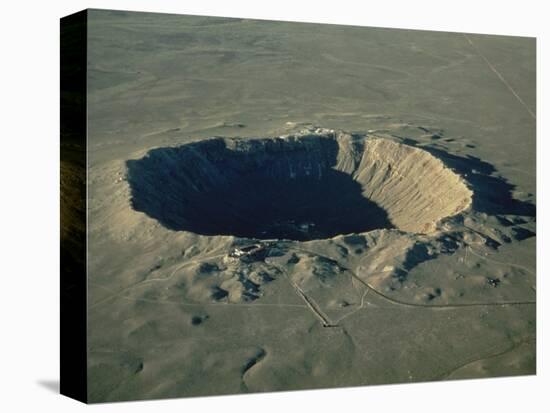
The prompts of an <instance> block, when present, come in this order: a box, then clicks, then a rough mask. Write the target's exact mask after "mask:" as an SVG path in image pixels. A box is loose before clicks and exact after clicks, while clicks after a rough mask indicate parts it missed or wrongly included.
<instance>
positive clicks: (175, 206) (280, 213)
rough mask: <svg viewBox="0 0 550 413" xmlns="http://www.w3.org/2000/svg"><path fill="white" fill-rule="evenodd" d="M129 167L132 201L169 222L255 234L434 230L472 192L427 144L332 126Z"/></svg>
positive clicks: (207, 147)
mask: <svg viewBox="0 0 550 413" xmlns="http://www.w3.org/2000/svg"><path fill="white" fill-rule="evenodd" d="M430 174H432V175H430ZM127 176H128V182H129V185H130V189H131V194H132V206H133V208H134V209H135V210H137V211H141V212H144V213H146V214H147V215H148V216H150V217H151V218H154V219H156V220H158V221H159V222H160V223H161V224H162V225H163V226H165V227H166V228H169V229H172V230H181V231H190V232H194V233H198V234H203V235H234V236H238V237H247V238H258V239H282V238H284V239H292V240H299V241H304V240H310V239H322V238H330V237H333V236H335V235H338V234H347V233H357V232H366V231H371V230H374V229H380V228H394V227H397V228H400V229H402V230H405V231H414V232H427V231H429V230H431V229H432V228H433V226H434V225H435V223H436V222H437V221H438V220H439V219H441V218H443V217H444V216H448V215H452V214H455V213H458V212H460V211H461V210H462V209H464V208H466V207H467V206H469V204H470V199H471V192H470V191H469V190H468V189H467V188H466V186H465V185H464V184H463V183H462V181H461V180H460V178H459V177H458V176H457V175H455V174H454V173H453V172H451V171H450V170H448V169H447V168H445V167H444V166H443V164H442V163H441V162H440V161H439V160H437V159H436V158H434V157H433V156H431V155H430V154H428V153H427V152H425V151H422V150H420V149H416V148H412V147H409V146H406V145H402V144H399V143H396V142H393V141H389V140H384V139H365V138H364V137H357V136H352V135H349V134H345V133H334V132H333V131H326V130H321V131H313V132H312V131H309V132H308V133H301V134H298V135H295V136H285V137H278V138H262V139H232V138H212V139H207V140H204V141H200V142H195V143H189V144H186V145H182V146H179V147H167V148H158V149H152V150H150V151H149V152H148V153H147V154H146V155H145V156H144V157H143V158H141V159H138V160H129V161H127ZM427 177H428V178H429V179H427ZM432 182H436V184H437V185H435V186H434V185H432V184H431V183H432ZM441 186H443V187H444V188H443V190H441V188H440V187H441Z"/></svg>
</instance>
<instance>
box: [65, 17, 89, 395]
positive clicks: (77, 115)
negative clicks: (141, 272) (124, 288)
mask: <svg viewBox="0 0 550 413" xmlns="http://www.w3.org/2000/svg"><path fill="white" fill-rule="evenodd" d="M87 17H88V13H87V11H86V10H84V11H81V12H78V13H75V14H72V15H70V16H67V17H63V18H61V20H60V129H61V137H60V144H61V148H60V157H61V171H60V177H61V182H60V190H61V191H60V193H61V201H60V207H61V208H60V212H61V216H60V222H61V232H60V234H61V239H60V260H61V261H60V269H61V274H60V297H61V298H60V300H61V302H60V353H61V354H60V393H61V394H63V395H65V396H68V397H71V398H74V399H76V400H79V401H81V402H84V403H86V402H87V400H88V397H87V388H88V386H87V339H86V330H87V328H86V326H87V274H86V250H87V245H86V231H87V226H86V164H87V150H86V147H87V145H86V132H87V125H86V118H87V116H86V73H87V71H86V65H87V20H88V18H87Z"/></svg>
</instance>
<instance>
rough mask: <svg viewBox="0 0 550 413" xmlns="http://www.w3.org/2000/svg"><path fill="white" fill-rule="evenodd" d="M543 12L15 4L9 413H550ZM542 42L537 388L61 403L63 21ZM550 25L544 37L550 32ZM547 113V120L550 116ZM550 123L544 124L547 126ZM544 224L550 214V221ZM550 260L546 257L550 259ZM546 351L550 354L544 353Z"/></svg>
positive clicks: (1, 226) (466, 3) (418, 388)
mask: <svg viewBox="0 0 550 413" xmlns="http://www.w3.org/2000/svg"><path fill="white" fill-rule="evenodd" d="M545 3H547V2H545V1H543V0H539V1H527V0H522V1H513V2H508V1H504V0H500V1H481V0H475V1H470V0H461V1H452V2H445V1H441V0H439V1H435V0H434V1H423V0H409V1H406V0H404V1H390V0H377V1H373V2H369V1H368V0H363V1H355V2H353V1H348V0H338V1H333V2H322V1H321V0H317V1H313V0H311V1H299V0H272V1H269V2H265V1H261V0H259V1H245V0H226V1H223V0H218V1H214V0H189V1H168V0H164V1H161V0H156V1H153V0H149V1H139V0H133V1H130V0H127V1H123V0H111V1H94V0H90V1H79V0H73V1H68V0H64V1H56V2H48V1H36V2H31V1H23V0H20V1H17V0H13V1H9V0H8V1H5V2H3V4H2V8H1V13H0V19H1V24H0V30H1V32H2V33H1V36H0V45H1V49H0V71H1V72H0V73H1V75H0V99H1V101H0V102H1V106H0V189H1V191H0V410H2V411H4V412H16V411H25V412H34V411H56V412H73V411H81V409H84V408H87V409H92V410H94V411H104V412H111V411H117V412H118V411H119V412H127V411H128V412H129V411H132V412H152V411H155V412H159V411H162V412H164V411H166V412H172V411H178V412H181V411H183V410H190V411H201V412H204V411H206V412H208V411H224V412H226V411H237V410H238V411H239V412H248V411H250V412H252V411H253V412H255V413H258V412H262V413H263V412H275V411H277V412H280V411H281V410H283V411H284V410H287V411H297V410H298V409H300V410H306V411H309V412H312V413H313V412H315V413H317V412H324V411H334V412H341V411H345V410H349V411H384V412H393V411H399V410H401V411H403V410H406V411H407V413H408V412H416V411H419V412H420V411H421V412H431V411H434V412H435V411H437V412H442V411H444V412H446V413H447V412H467V411H473V412H477V411H486V412H493V411H496V412H516V413H517V412H523V411H529V412H533V411H535V412H539V411H550V410H549V409H550V401H549V397H548V392H549V391H550V390H549V389H550V385H549V383H550V380H549V379H548V377H549V375H550V366H549V365H548V360H549V356H548V353H547V350H548V348H547V342H548V340H547V339H548V331H550V330H549V328H548V323H547V320H548V317H546V316H545V314H548V311H549V305H548V302H549V301H550V299H549V296H548V294H550V289H549V288H550V287H548V285H549V284H548V282H547V281H546V280H545V277H546V276H547V274H546V273H547V270H548V268H549V262H548V261H549V260H548V255H549V253H550V250H549V249H548V247H547V244H548V238H549V234H548V232H547V233H544V232H543V231H542V229H543V228H545V229H547V228H548V225H547V224H548V214H547V212H548V205H547V191H545V190H544V189H545V188H543V186H544V187H547V186H548V185H547V183H548V179H549V172H548V169H549V168H548V166H547V165H548V163H547V164H546V165H544V162H545V159H547V158H548V156H549V155H550V154H549V153H548V150H547V149H548V144H546V143H545V142H544V141H545V139H546V136H545V132H548V116H549V114H548V113H547V112H546V111H547V110H548V109H547V108H548V107H549V105H548V96H550V95H549V91H548V77H547V76H546V77H544V76H543V75H544V72H546V73H550V69H549V65H548V55H549V47H548V45H549V44H550V35H549V30H548V27H549V26H550V24H549V16H550V13H548V11H546V10H544V8H545V7H544V4H545ZM87 7H94V8H110V9H125V10H140V11H156V12H172V13H182V14H201V15H213V16H228V17H250V18H264V19H277V20H293V21H308V22H321V23H341V24H355V25H362V26H382V27H399V28H413V29H436V30H446V31H461V32H478V33H495V34H508V35H526V36H537V37H538V107H537V109H538V110H537V119H538V126H539V129H538V134H537V135H538V154H537V155H538V162H537V165H538V172H539V174H538V191H537V209H538V230H537V244H538V245H537V246H538V250H539V251H538V257H539V261H538V286H537V289H538V300H537V301H538V303H539V306H538V317H537V318H538V320H537V321H538V332H539V337H538V376H537V377H523V378H514V379H508V378H505V379H490V380H472V381H460V382H450V383H427V384H413V385H409V384H407V385H393V386H376V387H363V388H353V389H344V390H323V391H306V392H290V393H278V394H262V395H250V396H229V397H211V398H195V399H177V400H164V401H153V402H132V403H116V404H104V405H95V406H92V407H85V406H84V405H82V404H80V403H78V402H75V401H73V400H70V399H68V398H65V397H62V396H59V395H58V394H57V385H58V384H57V383H58V380H59V374H58V369H59V368H58V364H59V355H58V353H59V338H58V337H59V323H58V318H59V304H58V299H59V292H58V290H59V258H58V257H59V246H58V245H59V241H58V239H59V238H58V237H59V164H58V159H59V146H58V145H59V121H58V119H59V109H58V106H59V79H58V78H59V64H58V62H59V49H58V48H59V20H58V19H59V18H60V17H61V16H64V15H66V14H70V13H73V12H75V11H78V10H81V9H84V8H87ZM545 26H546V27H545ZM544 112H546V113H544ZM543 114H545V115H546V118H543V116H541V115H543ZM545 215H546V216H545ZM543 249H546V254H545V253H544V252H543ZM545 347H546V348H545Z"/></svg>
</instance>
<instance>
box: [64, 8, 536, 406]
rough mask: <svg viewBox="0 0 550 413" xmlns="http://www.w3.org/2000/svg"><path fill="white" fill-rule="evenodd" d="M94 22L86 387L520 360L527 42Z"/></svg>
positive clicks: (194, 388) (505, 368) (195, 19)
mask: <svg viewBox="0 0 550 413" xmlns="http://www.w3.org/2000/svg"><path fill="white" fill-rule="evenodd" d="M88 36H89V42H88V107H87V110H88V154H89V158H88V175H87V182H88V230H89V234H88V366H89V372H88V379H89V399H90V401H91V402H106V401H118V400H134V399H151V398H164V397H183V396H201V395H215V394H234V393H247V392H262V391H280V390H297V389H312V388H327V387H342V386H359V385H370V384H386V383H406V382H418V381H434V380H447V379H461V378H483V377H497V376H509V375H526V374H534V373H535V365H536V360H535V353H536V352H535V348H536V342H535V330H536V314H535V296H536V277H535V272H536V259H535V242H536V191H535V190H536V183H535V149H536V143H535V113H536V110H535V109H536V106H535V105H536V101H535V67H536V65H535V61H536V56H535V40H534V39H533V38H520V37H506V36H491V35H475V34H459V33H444V32H427V31H410V30H395V29H382V28H361V27H346V26H337V25H316V24H299V23H286V22H273V21H255V20H240V19H225V18H214V17H211V18H209V17H199V16H178V15H162V14H148V13H127V12H114V11H113V12H111V11H99V10H91V11H90V12H89V20H88ZM67 171H69V172H70V168H67ZM70 175H71V174H70V173H68V175H67V178H66V181H67V182H69V183H70V179H71V176H70ZM62 178H63V177H62ZM79 179H82V177H80V176H79ZM73 195H74V196H76V195H75V194H72V195H71V194H68V195H67V196H73ZM80 213H81V211H76V212H75V211H66V214H65V216H66V220H67V221H68V222H69V221H70V222H72V218H71V217H73V216H74V215H76V214H80ZM68 236H70V233H69V235H68Z"/></svg>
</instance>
